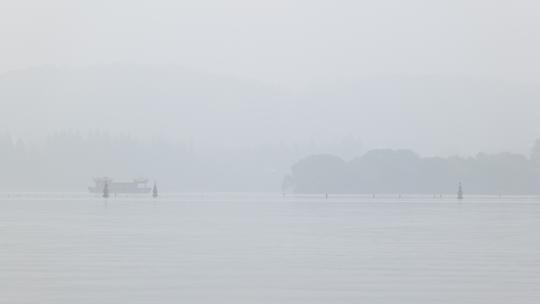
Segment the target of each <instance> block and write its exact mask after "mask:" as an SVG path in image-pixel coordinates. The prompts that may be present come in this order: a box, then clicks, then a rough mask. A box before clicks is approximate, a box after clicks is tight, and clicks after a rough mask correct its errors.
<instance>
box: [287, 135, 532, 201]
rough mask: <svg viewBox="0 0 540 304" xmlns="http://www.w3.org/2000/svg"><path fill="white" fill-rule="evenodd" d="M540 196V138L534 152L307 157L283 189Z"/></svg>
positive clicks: (389, 152)
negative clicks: (462, 190)
mask: <svg viewBox="0 0 540 304" xmlns="http://www.w3.org/2000/svg"><path fill="white" fill-rule="evenodd" d="M460 181H461V182H462V183H463V185H464V187H465V188H466V189H467V193H471V194H495V195H498V194H540V141H537V142H536V144H535V145H534V148H533V150H532V153H531V155H530V156H524V155H520V154H513V153H500V154H485V153H479V154H478V155H476V156H474V157H458V156H453V157H448V158H441V157H420V156H419V155H417V154H415V153H414V152H412V151H409V150H372V151H369V152H367V153H365V154H364V155H362V156H360V157H357V158H354V159H352V160H350V161H345V160H343V159H342V158H340V157H337V156H334V155H330V154H319V155H312V156H308V157H306V158H304V159H302V160H300V161H298V162H297V163H296V164H294V165H293V166H292V168H291V173H290V174H289V175H287V176H286V177H285V179H284V181H283V190H284V191H291V192H296V193H324V192H332V193H404V194H405V193H416V194H435V193H437V194H438V193H455V192H456V189H457V188H456V187H457V184H458V182H460Z"/></svg>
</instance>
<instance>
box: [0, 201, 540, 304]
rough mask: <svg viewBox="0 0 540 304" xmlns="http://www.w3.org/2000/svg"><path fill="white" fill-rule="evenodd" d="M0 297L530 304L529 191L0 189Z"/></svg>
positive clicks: (534, 256)
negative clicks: (123, 192)
mask: <svg viewBox="0 0 540 304" xmlns="http://www.w3.org/2000/svg"><path fill="white" fill-rule="evenodd" d="M0 245H1V246H0V303H9V304H17V303H40V304H49V303H50V304H64V303H66V304H67V303H69V304H73V303H100V304H104V303H115V304H116V303H235V304H237V303H310V304H311V303H347V304H350V303H400V304H402V303H411V304H412V303H414V304H422V303H430V304H431V303H490V304H493V303H501V304H503V303H504V304H507V303H535V304H536V303H540V199H538V198H525V197H515V198H510V197H503V198H496V197H493V198H489V197H468V198H466V199H465V200H464V201H462V202H458V201H457V200H455V199H450V198H448V199H439V198H436V199H434V198H430V197H402V198H401V199H398V198H397V197H390V196H388V197H377V198H375V199H373V198H371V197H362V196H357V197H355V196H340V197H337V196H334V197H333V196H330V198H329V199H328V200H325V199H323V198H321V197H317V196H304V197H286V198H283V197H281V196H277V195H240V194H238V195H232V194H227V195H217V194H214V195H168V196H164V197H161V198H159V199H157V200H151V199H146V198H126V197H123V198H117V199H109V200H108V201H104V200H103V199H101V198H97V197H90V196H87V195H78V194H70V195H60V194H54V195H53V194H43V195H38V194H20V195H10V197H7V195H6V194H3V196H2V197H0Z"/></svg>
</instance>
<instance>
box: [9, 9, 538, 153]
mask: <svg viewBox="0 0 540 304" xmlns="http://www.w3.org/2000/svg"><path fill="white" fill-rule="evenodd" d="M538 16H540V2H539V1H533V0H514V1H496V0H466V1H463V0H457V1H433V0H431V1H428V0H411V1H402V0H381V1H352V0H351V1H349V0H346V1H343V0H335V1H318V0H309V1H308V0H274V1H256V0H229V1H218V0H198V1H173V0H153V1H137V0H129V1H128V0H92V1H83V0H79V1H72V0H48V1H42V0H16V1H15V0H3V1H2V4H1V7H0V41H2V46H1V48H0V72H5V71H9V70H18V69H25V68H29V67H34V66H40V65H58V66H68V67H70V66H88V65H90V66H91V65H99V64H111V63H127V64H130V63H137V64H176V65H179V66H184V67H188V68H190V69H194V70H199V71H206V72H209V73H216V74H221V75H232V76H235V77H238V78H242V79H250V80H253V81H258V82H262V83H267V84H271V85H274V86H277V87H281V88H283V89H287V90H292V91H295V90H298V91H301V92H310V93H308V95H309V94H315V93H314V92H313V90H312V89H313V88H318V87H319V85H321V84H322V85H323V86H326V90H328V91H330V92H331V91H332V90H334V92H332V93H331V94H329V96H332V97H329V98H328V100H327V101H326V102H327V104H325V103H324V102H323V101H319V103H317V104H316V105H315V106H316V107H318V108H323V107H325V106H327V107H332V102H331V100H332V99H335V96H339V95H342V93H341V92H340V90H341V84H342V82H351V83H354V81H355V79H366V78H377V77H389V76H391V77H397V78H399V77H424V76H426V75H427V76H429V75H436V76H437V77H457V78H467V79H484V80H487V81H492V80H493V81H496V82H495V83H497V82H503V83H504V82H506V83H510V84H512V85H516V84H518V85H520V84H528V85H532V86H533V87H534V85H536V84H537V83H540V75H539V72H538V71H540V56H538V54H540V35H539V33H538V32H539V29H540V18H538ZM494 86H495V87H496V86H497V85H494ZM495 87H494V88H495ZM385 89H388V88H385ZM390 89H391V88H390ZM487 90H490V88H487ZM431 91H433V90H431ZM415 94H416V93H415ZM413 95H414V94H413ZM514 95H515V94H510V95H509V97H508V98H507V99H506V103H504V102H499V101H497V99H496V98H495V99H492V100H481V97H482V96H480V99H475V98H467V99H465V100H448V101H439V104H433V105H429V104H426V103H425V102H424V101H423V102H420V105H418V104H413V103H412V102H411V101H410V98H409V99H403V100H398V101H397V104H398V109H404V111H402V112H399V113H395V115H394V114H392V115H391V116H390V118H391V120H389V121H385V123H386V124H387V127H386V128H382V129H381V130H382V131H381V133H380V134H378V133H376V130H377V128H376V127H373V126H376V123H377V119H376V117H375V118H374V116H373V115H374V114H375V115H376V113H382V112H381V111H380V109H382V108H385V107H387V106H391V105H392V106H394V109H395V105H396V103H395V102H394V103H389V104H382V105H381V104H380V103H379V105H373V104H363V105H357V106H354V105H350V104H349V106H351V108H350V109H348V110H347V109H342V110H343V111H344V112H351V111H353V110H359V109H366V108H370V109H372V108H376V109H377V110H374V111H371V112H369V111H368V112H369V116H370V119H371V120H368V122H367V123H365V124H359V125H355V123H352V121H353V120H354V118H352V117H349V118H348V119H349V120H348V123H346V124H334V125H336V126H337V127H336V129H335V130H331V131H332V132H327V133H328V134H327V136H326V137H327V138H332V137H335V136H339V135H342V136H351V135H352V136H354V137H359V138H362V139H365V140H366V141H367V144H368V145H370V146H373V147H376V146H400V147H403V146H405V147H407V148H413V149H415V148H416V149H418V150H420V152H426V153H441V152H443V153H444V152H448V153H453V152H471V153H472V152H473V151H476V150H478V149H486V150H497V149H507V150H514V151H525V150H526V149H527V148H528V145H529V143H531V142H532V140H533V139H534V138H536V137H540V132H533V131H531V130H532V129H535V128H536V129H537V130H540V123H538V124H535V123H534V122H533V117H532V116H531V113H534V112H535V111H539V106H537V105H536V103H534V102H533V101H534V100H535V98H536V95H534V94H533V95H527V98H528V101H527V102H524V103H522V104H520V105H519V107H518V108H515V109H512V110H511V111H510V112H511V113H512V116H511V117H512V118H511V120H510V121H508V119H507V120H506V121H504V122H503V123H502V125H499V126H498V127H499V129H497V126H496V124H497V122H498V121H499V120H498V119H499V118H500V117H502V118H504V113H505V112H506V109H505V107H507V106H509V105H510V102H509V100H511V99H512V98H513V97H514ZM531 96H532V97H531ZM477 97H478V96H477ZM483 97H484V98H487V97H486V96H483ZM489 97H490V98H491V97H493V96H489ZM495 97H497V96H495ZM315 99H316V98H315ZM302 100H304V102H305V106H306V107H308V108H309V107H310V104H309V102H310V101H309V100H310V99H309V98H308V97H303V99H302ZM531 100H532V101H531ZM490 102H491V103H497V102H499V104H490ZM539 102H540V101H539ZM345 104H347V103H345ZM441 105H442V108H443V109H450V110H451V112H452V111H453V110H452V109H454V110H455V109H460V110H463V111H467V109H470V111H473V113H472V114H473V115H471V117H474V116H476V117H482V116H489V117H490V119H489V120H487V121H484V122H482V121H481V120H480V121H479V122H478V123H477V124H476V125H475V124H474V123H471V124H469V125H468V126H469V127H471V128H474V129H471V128H466V129H465V130H462V129H460V124H459V123H457V124H455V125H452V124H449V125H448V128H450V129H452V128H456V127H457V130H458V131H455V132H452V131H451V130H446V128H445V126H444V125H442V124H441V123H440V119H439V118H441V117H443V118H444V113H441V112H440V108H441ZM409 106H410V107H409ZM430 106H433V107H434V108H438V109H439V112H437V113H438V114H437V115H434V116H433V115H430V112H429V111H431V110H430V109H429V108H430ZM492 106H493V107H492ZM377 107H379V108H377ZM411 109H412V110H411ZM492 109H496V113H493V112H491V110H492ZM433 111H434V112H433V113H436V111H437V109H435V110H433ZM486 111H487V112H486ZM323 112H324V111H323ZM426 112H427V114H426ZM521 113H523V114H524V115H525V116H526V120H525V122H520V121H518V119H519V117H520V115H521ZM454 114H456V113H454ZM458 114H459V113H458ZM486 114H487V115H486ZM340 115H341V113H339V112H337V111H336V110H335V109H334V111H333V112H332V113H331V116H330V118H332V117H334V118H335V119H336V121H339V120H340V118H339V117H340ZM499 116H500V117H499ZM426 117H427V118H426ZM430 117H431V118H430ZM471 117H469V118H468V119H469V120H470V122H472V118H471ZM387 118H388V117H387ZM512 119H514V120H512ZM431 120H438V123H439V124H438V125H437V124H435V125H436V126H437V127H436V130H434V131H433V132H431V133H430V132H428V133H426V134H420V135H419V136H416V137H415V136H414V135H411V134H413V133H414V132H424V131H425V129H427V128H430V126H431V125H433V123H436V122H437V121H431ZM392 122H394V123H395V125H392V126H390V127H388V123H392ZM514 123H515V127H513V128H508V127H507V126H513V125H514ZM302 124H303V121H301V120H299V121H298V125H299V126H300V125H302ZM411 126H412V127H411ZM475 126H476V127H475ZM8 127H10V126H8ZM370 127H372V128H371V130H370V131H372V132H375V133H374V134H371V135H370V136H367V135H366V134H365V133H366V132H365V130H366V128H368V129H369V128H370ZM404 127H405V128H407V127H408V128H409V129H408V132H409V135H408V136H405V137H404V136H402V135H403V134H400V133H399V130H400V129H403V128H404ZM12 128H13V129H15V127H12ZM240 128H241V127H240ZM331 128H332V125H323V126H321V129H324V130H329V129H331ZM361 128H362V132H359V131H358V130H359V129H361ZM437 132H441V134H439V135H437ZM297 133H298V136H299V137H301V136H302V134H303V133H301V132H297ZM493 133H497V134H501V133H504V134H502V135H500V136H498V137H497V136H493V138H490V136H491V135H493ZM303 135H305V138H306V140H310V139H311V138H313V137H315V138H316V136H315V135H313V132H311V133H309V132H307V133H305V134H303ZM443 136H447V137H448V139H446V140H441V141H440V142H437V141H436V140H434V139H435V138H441V137H443ZM277 137H279V136H277ZM366 137H367V138H366ZM460 138H464V141H465V142H466V143H467V144H466V145H467V146H469V147H470V149H462V148H463V147H462V148H456V147H455V144H458V145H461V146H463V145H465V144H464V143H457V141H458V140H460ZM414 139H417V141H418V143H415V142H414ZM490 140H492V141H491V142H490ZM443 141H444V143H443ZM420 142H422V144H419V143H420ZM476 142H479V143H478V144H477V145H474V144H473V143H476Z"/></svg>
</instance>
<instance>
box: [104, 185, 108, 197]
mask: <svg viewBox="0 0 540 304" xmlns="http://www.w3.org/2000/svg"><path fill="white" fill-rule="evenodd" d="M103 197H104V198H108V197H109V183H108V182H105V185H104V186H103Z"/></svg>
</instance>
